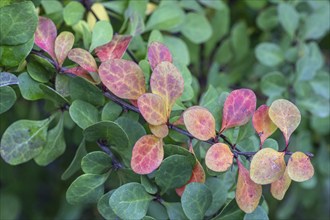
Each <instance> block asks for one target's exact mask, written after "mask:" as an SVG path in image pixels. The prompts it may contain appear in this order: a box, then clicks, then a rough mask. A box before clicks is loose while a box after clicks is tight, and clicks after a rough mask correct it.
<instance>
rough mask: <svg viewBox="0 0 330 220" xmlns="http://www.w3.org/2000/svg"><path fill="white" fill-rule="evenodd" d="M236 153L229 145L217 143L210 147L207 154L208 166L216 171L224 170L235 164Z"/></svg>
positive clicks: (206, 162) (206, 161)
mask: <svg viewBox="0 0 330 220" xmlns="http://www.w3.org/2000/svg"><path fill="white" fill-rule="evenodd" d="M233 158H234V154H233V153H232V152H231V151H230V149H229V147H228V145H226V144H221V143H217V144H214V145H212V146H211V147H210V149H209V150H208V151H207V153H206V156H205V164H206V166H207V167H208V168H209V169H211V170H213V171H216V172H224V171H226V170H228V169H229V167H230V166H231V165H232V164H233Z"/></svg>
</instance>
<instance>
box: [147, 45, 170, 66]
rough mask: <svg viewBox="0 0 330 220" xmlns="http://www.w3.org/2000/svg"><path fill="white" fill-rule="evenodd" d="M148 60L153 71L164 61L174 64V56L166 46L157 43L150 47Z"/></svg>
mask: <svg viewBox="0 0 330 220" xmlns="http://www.w3.org/2000/svg"><path fill="white" fill-rule="evenodd" d="M148 60H149V63H150V66H151V69H152V70H154V69H155V67H156V66H157V65H158V64H160V63H161V62H163V61H168V62H170V63H172V55H171V52H170V50H169V49H168V48H167V47H166V46H165V45H164V44H162V43H160V42H156V41H155V42H152V43H151V44H150V45H149V47H148Z"/></svg>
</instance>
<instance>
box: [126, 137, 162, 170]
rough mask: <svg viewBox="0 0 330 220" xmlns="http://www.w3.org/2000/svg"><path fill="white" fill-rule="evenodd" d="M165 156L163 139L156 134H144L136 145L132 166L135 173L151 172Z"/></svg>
mask: <svg viewBox="0 0 330 220" xmlns="http://www.w3.org/2000/svg"><path fill="white" fill-rule="evenodd" d="M163 158H164V148H163V141H162V139H160V138H157V137H156V136H154V135H145V136H142V137H141V138H140V139H139V140H138V141H137V142H136V143H135V145H134V147H133V151H132V160H131V167H132V169H133V171H134V172H135V173H138V174H149V173H151V172H153V171H154V170H155V169H157V168H158V167H159V165H160V164H161V162H162V160H163Z"/></svg>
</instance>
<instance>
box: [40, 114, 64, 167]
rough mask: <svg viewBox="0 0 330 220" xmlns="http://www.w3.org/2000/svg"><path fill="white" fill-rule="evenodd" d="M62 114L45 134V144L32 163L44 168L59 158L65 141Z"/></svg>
mask: <svg viewBox="0 0 330 220" xmlns="http://www.w3.org/2000/svg"><path fill="white" fill-rule="evenodd" d="M63 119H64V117H63V114H62V115H61V117H60V120H59V122H58V123H57V125H56V126H55V127H54V128H53V129H51V130H50V131H49V132H48V134H47V142H46V144H45V146H44V147H43V149H42V151H41V152H40V154H38V156H36V157H35V158H34V161H35V162H36V163H37V164H38V165H40V166H46V165H48V164H50V163H51V162H53V161H54V160H55V159H56V158H58V157H59V156H61V155H62V154H63V153H64V151H65V147H66V144H65V139H64V132H63Z"/></svg>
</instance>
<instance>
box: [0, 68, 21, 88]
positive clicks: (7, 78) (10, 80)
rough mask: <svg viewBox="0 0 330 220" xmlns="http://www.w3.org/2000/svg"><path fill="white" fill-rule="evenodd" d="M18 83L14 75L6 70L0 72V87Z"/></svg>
mask: <svg viewBox="0 0 330 220" xmlns="http://www.w3.org/2000/svg"><path fill="white" fill-rule="evenodd" d="M15 84H18V78H17V76H16V75H14V74H12V73H7V72H1V73H0V87H3V86H9V85H15Z"/></svg>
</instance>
